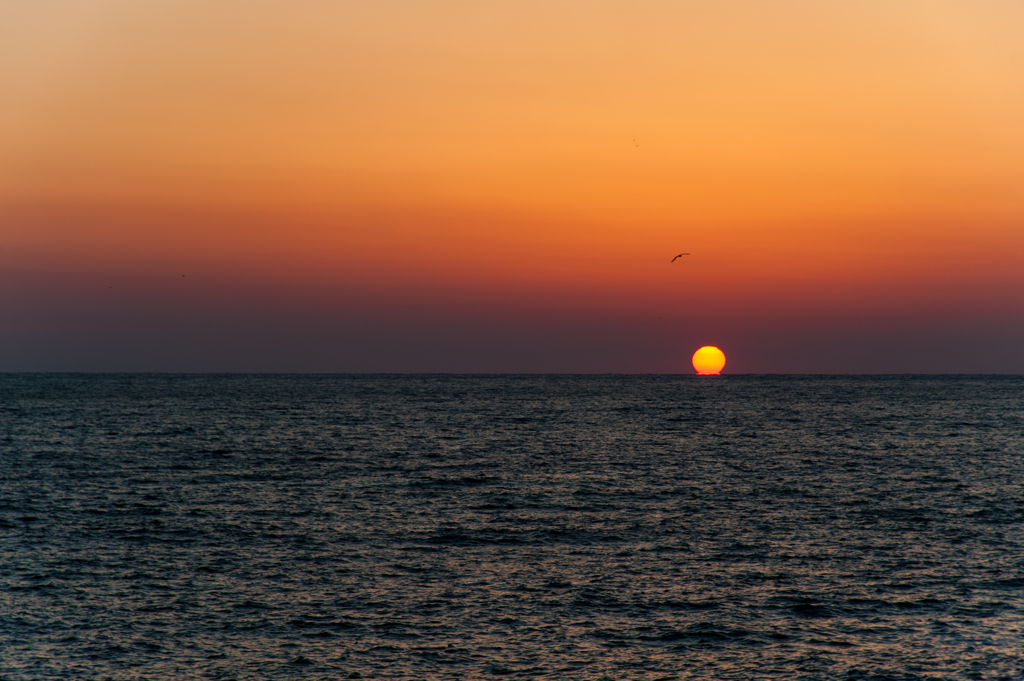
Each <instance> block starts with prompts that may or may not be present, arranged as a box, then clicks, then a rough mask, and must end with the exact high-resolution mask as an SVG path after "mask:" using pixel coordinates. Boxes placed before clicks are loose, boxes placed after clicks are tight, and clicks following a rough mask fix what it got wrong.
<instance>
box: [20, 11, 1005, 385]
mask: <svg viewBox="0 0 1024 681" xmlns="http://www.w3.org/2000/svg"><path fill="white" fill-rule="evenodd" d="M1022 26H1024V3H1021V2H1019V1H1018V0H955V1H954V0H858V1H857V2H844V3H835V2H828V3H826V2H820V1H819V0H803V1H797V0H776V1H774V2H764V1H753V0H731V1H730V0H725V1H721V2H713V3H710V2H687V1H682V0H673V1H651V0H633V1H625V0H623V1H615V2H611V1H605V0H586V1H579V2H559V1H557V0H556V1H551V0H545V2H532V1H523V0H518V1H516V2H469V1H466V2H447V1H432V2H426V1H421V2H410V1H404V2H398V1H394V2H392V1H388V0H373V1H372V2H370V1H367V2H362V1H354V0H349V1H344V2H342V1H336V2H327V1H321V2H317V1H312V0H290V1H289V2H271V1H259V0H246V1H244V2H242V1H222V2H217V1H212V2H211V1H209V0H204V1H202V2H200V1H195V2H192V1H188V0H180V1H177V2H173V3H139V2H134V1H129V0H94V1H91V2H81V1H80V0H66V1H53V0H0V370H3V371H22V370H42V371H51V370H52V371H65V370H70V371H330V372H333V371H341V372H349V371H353V372H362V371H389V372H390V371H395V372H407V371H411V372H419V371H430V372H433V371H454V372H558V373H561V372H597V373H604V372H656V373H674V372H684V373H692V372H693V370H692V368H691V367H690V355H691V354H692V353H693V351H694V350H696V349H697V348H698V347H700V346H702V345H717V346H719V347H721V348H722V349H723V350H724V351H725V353H726V355H727V357H728V365H727V366H726V372H727V373H747V372H754V373H761V372H770V373H775V372H811V373H916V372H924V373H931V372H937V373H947V372H948V373H1024V40H1022V39H1021V36H1022V33H1021V27H1022ZM687 251H688V252H690V253H691V254H692V255H690V256H688V257H686V258H681V259H680V260H678V261H676V262H675V263H672V264H670V262H669V261H670V260H671V258H672V257H673V256H674V255H676V254H677V253H680V252H687ZM183 275H184V276H183Z"/></svg>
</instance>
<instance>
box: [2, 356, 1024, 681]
mask: <svg viewBox="0 0 1024 681" xmlns="http://www.w3.org/2000/svg"><path fill="white" fill-rule="evenodd" d="M0 464H2V469H0V678H2V679H5V680H15V679H49V678H76V679H78V678H81V679H104V678H113V679H148V678H152V679H188V678H209V679H339V678H340V679H344V678H363V679H454V678H467V679H472V678H496V679H497V678H511V679H514V678H544V679H676V678H678V679H689V678H707V679H875V680H881V679H933V678H936V679H1021V678H1024V637H1022V634H1024V378H1020V377H752V376H751V377H747V376H727V377H720V378H696V377H678V376H621V377H614V376H613V377H572V376H492V377H485V376H189V375H181V376H174V375H123V376H88V375H23V374H22V375H0Z"/></svg>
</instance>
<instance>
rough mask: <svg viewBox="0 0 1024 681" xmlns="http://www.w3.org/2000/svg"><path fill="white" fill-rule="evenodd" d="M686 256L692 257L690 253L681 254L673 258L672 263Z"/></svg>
mask: <svg viewBox="0 0 1024 681" xmlns="http://www.w3.org/2000/svg"><path fill="white" fill-rule="evenodd" d="M684 255H690V254H689V253H680V254H679V255H677V256H676V257H674V258H672V262H675V261H676V260H678V259H679V258H681V257H683V256H684Z"/></svg>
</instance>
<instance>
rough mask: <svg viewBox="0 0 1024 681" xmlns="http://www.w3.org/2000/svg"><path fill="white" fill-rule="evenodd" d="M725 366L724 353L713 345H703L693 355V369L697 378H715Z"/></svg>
mask: <svg viewBox="0 0 1024 681" xmlns="http://www.w3.org/2000/svg"><path fill="white" fill-rule="evenodd" d="M724 366H725V353H724V352H722V351H721V350H719V349H718V348H716V347H714V346H713V345H705V346H704V347H702V348H701V349H700V350H698V351H697V352H695V353H693V368H694V369H696V370H697V375H698V376H717V375H718V374H720V373H722V368H723V367H724Z"/></svg>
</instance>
